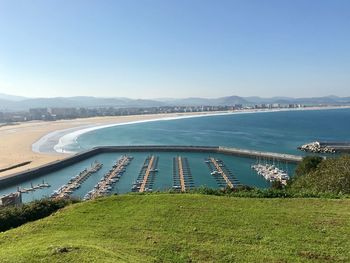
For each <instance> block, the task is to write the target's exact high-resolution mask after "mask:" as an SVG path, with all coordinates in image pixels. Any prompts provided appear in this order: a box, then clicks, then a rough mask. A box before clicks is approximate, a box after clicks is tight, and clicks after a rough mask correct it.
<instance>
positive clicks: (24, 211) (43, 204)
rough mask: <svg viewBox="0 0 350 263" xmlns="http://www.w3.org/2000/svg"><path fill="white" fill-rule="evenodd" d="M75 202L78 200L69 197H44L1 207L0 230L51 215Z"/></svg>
mask: <svg viewBox="0 0 350 263" xmlns="http://www.w3.org/2000/svg"><path fill="white" fill-rule="evenodd" d="M75 202H77V201H76V200H67V199H57V200H53V199H42V200H37V201H33V202H31V203H28V204H24V205H22V206H20V207H3V208H0V231H1V232H2V231H6V230H8V229H11V228H14V227H18V226H20V225H23V224H25V223H27V222H30V221H34V220H37V219H40V218H43V217H46V216H49V215H51V214H52V213H54V212H56V211H57V210H58V209H61V208H63V207H65V206H67V205H69V204H71V203H75Z"/></svg>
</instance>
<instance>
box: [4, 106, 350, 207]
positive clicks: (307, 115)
mask: <svg viewBox="0 0 350 263" xmlns="http://www.w3.org/2000/svg"><path fill="white" fill-rule="evenodd" d="M349 131H350V109H342V110H339V109H337V110H322V111H291V112H273V113H255V114H235V115H222V116H206V117H200V118H189V119H177V120H171V121H157V122H148V123H139V124H130V125H125V126H115V127H110V128H105V129H100V130H95V131H91V132H89V133H85V134H83V135H81V136H80V137H79V138H78V139H77V140H76V141H75V142H74V143H72V144H71V145H67V146H66V149H69V150H72V151H81V150H85V149H90V148H91V147H94V146H99V145H150V144H153V145H167V144H168V145H169V144H172V145H220V146H233V147H239V148H246V149H256V150H263V151H272V152H283V153H291V154H302V153H300V152H299V151H298V150H297V149H296V147H297V146H299V145H301V144H303V143H306V142H310V141H314V140H320V141H350V134H349ZM132 155H133V156H134V157H135V158H134V160H133V161H132V162H131V164H130V165H129V166H128V167H127V169H126V173H125V174H124V175H123V176H122V178H121V180H120V181H119V182H117V183H116V185H115V187H114V188H113V192H116V193H126V192H130V191H131V187H132V183H133V182H134V181H135V180H136V178H137V176H138V173H139V171H140V169H141V167H142V165H143V162H144V160H145V158H146V157H147V155H148V153H134V154H132ZM156 155H157V156H159V165H158V169H159V172H158V173H157V175H156V179H155V181H154V187H153V189H154V190H166V189H169V188H171V187H172V176H173V175H172V158H173V157H175V156H177V155H181V156H183V157H187V158H188V160H189V165H190V168H191V171H192V175H193V180H194V184H195V186H201V185H206V186H209V187H218V184H217V182H216V181H215V179H214V178H213V176H211V175H210V171H209V170H208V167H207V166H206V164H205V162H204V160H205V158H207V157H208V155H206V154H200V153H181V152H179V153H159V154H156ZM120 156H121V153H109V154H100V155H98V156H95V157H93V158H90V159H88V160H85V161H82V162H80V163H77V164H74V165H72V166H69V167H66V168H64V169H62V170H59V171H56V172H53V173H49V174H46V175H43V176H41V177H39V178H36V179H32V180H27V181H23V182H22V183H20V184H18V185H12V186H8V187H1V185H0V195H1V194H5V193H9V192H13V191H15V190H16V187H17V186H21V187H29V186H30V183H33V184H34V185H35V184H38V183H40V182H41V181H42V180H43V179H45V181H46V182H48V183H49V184H51V187H50V188H44V189H40V190H37V191H36V192H32V193H28V194H23V200H24V201H25V202H27V201H31V200H33V199H37V198H40V197H43V196H48V195H49V194H51V193H52V192H53V191H54V190H56V189H58V188H59V187H60V186H61V185H63V184H65V183H67V182H68V180H69V179H70V178H71V177H72V176H74V175H76V174H77V173H79V172H80V171H81V170H83V169H84V168H86V167H88V166H89V165H90V164H91V163H92V162H93V161H94V160H98V161H99V162H102V163H103V164H104V167H103V168H102V170H100V171H99V172H98V173H96V174H94V175H92V176H91V177H90V178H88V180H87V181H85V182H84V183H83V185H82V187H81V188H80V189H78V190H77V191H75V192H74V194H73V195H74V196H77V197H83V196H84V195H85V194H86V193H87V192H88V191H90V190H91V189H92V188H93V187H94V185H96V183H97V182H98V181H99V180H100V178H101V177H102V176H103V174H105V173H106V172H107V171H108V170H109V169H110V168H111V167H112V165H113V163H114V162H115V161H116V159H118V158H119V157H120ZM214 156H215V157H217V158H220V159H222V160H223V161H224V162H225V164H226V165H227V166H228V167H229V169H230V170H231V171H232V172H233V174H234V175H235V176H236V177H237V178H238V179H239V180H240V182H241V183H242V184H246V185H250V186H257V187H268V186H269V183H268V182H266V181H265V180H264V179H263V178H262V177H261V176H258V175H257V174H256V173H255V172H254V171H252V170H251V168H250V166H251V164H253V163H255V161H256V160H254V159H249V158H239V157H233V156H226V155H218V154H215V155H214ZM276 164H277V165H279V166H280V168H282V169H287V170H288V171H289V173H292V172H293V169H294V166H292V165H287V164H285V163H276Z"/></svg>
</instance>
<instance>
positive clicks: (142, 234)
mask: <svg viewBox="0 0 350 263" xmlns="http://www.w3.org/2000/svg"><path fill="white" fill-rule="evenodd" d="M349 233H350V200H329V199H245V198H228V197H216V196H205V195H195V194H192V195H190V194H181V195H180V194H176V195H171V194H159V195H156V194H153V195H124V196H113V197H110V198H103V199H99V200H96V201H91V202H85V203H79V204H76V205H73V206H70V207H67V208H65V209H63V210H62V211H60V212H58V213H56V214H55V215H53V216H50V217H48V218H46V219H43V220H39V221H37V222H34V223H29V224H26V225H24V226H22V227H19V228H17V229H13V230H10V231H7V232H5V233H1V234H0V244H1V245H0V259H1V262H39V261H40V262H232V261H234V262H348V261H349V260H350V240H349V238H348V237H349Z"/></svg>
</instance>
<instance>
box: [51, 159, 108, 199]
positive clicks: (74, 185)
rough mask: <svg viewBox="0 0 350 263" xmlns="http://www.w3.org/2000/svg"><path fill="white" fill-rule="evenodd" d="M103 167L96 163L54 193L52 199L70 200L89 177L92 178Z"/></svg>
mask: <svg viewBox="0 0 350 263" xmlns="http://www.w3.org/2000/svg"><path fill="white" fill-rule="evenodd" d="M102 166H103V164H101V163H99V162H94V163H93V164H92V165H91V167H90V168H87V169H84V170H83V171H81V172H80V173H79V174H78V175H77V176H75V177H73V178H71V180H69V182H68V183H67V184H65V185H63V186H61V187H60V188H59V189H58V190H56V191H55V192H53V194H52V195H51V198H56V199H58V198H68V197H69V196H70V195H71V194H72V193H73V192H74V191H75V190H76V189H78V188H79V187H80V186H81V184H82V183H83V182H84V181H85V180H86V179H87V178H88V177H90V175H92V174H94V173H96V172H97V171H99V170H100V169H101V168H102Z"/></svg>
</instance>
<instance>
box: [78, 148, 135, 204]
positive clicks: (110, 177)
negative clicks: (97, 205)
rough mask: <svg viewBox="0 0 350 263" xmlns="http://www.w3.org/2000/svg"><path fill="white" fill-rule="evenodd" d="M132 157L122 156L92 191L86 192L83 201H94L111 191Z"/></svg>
mask: <svg viewBox="0 0 350 263" xmlns="http://www.w3.org/2000/svg"><path fill="white" fill-rule="evenodd" d="M132 159H133V157H131V156H128V155H124V156H122V157H121V158H120V159H119V160H117V162H116V163H115V164H114V165H113V168H112V169H111V170H109V172H108V173H106V174H105V175H104V176H103V177H102V179H101V180H100V182H98V183H97V185H95V187H94V189H93V190H91V191H90V192H88V193H87V194H86V195H85V197H84V200H89V199H94V198H96V197H99V196H104V195H107V194H109V193H110V192H111V191H112V188H113V185H114V184H115V183H116V182H118V181H119V178H120V177H121V176H122V174H123V173H124V172H125V169H126V166H128V165H129V164H130V162H131V160H132Z"/></svg>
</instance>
